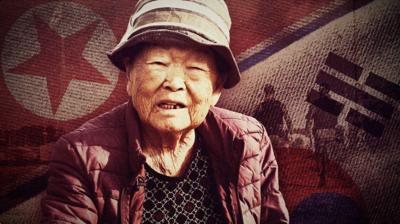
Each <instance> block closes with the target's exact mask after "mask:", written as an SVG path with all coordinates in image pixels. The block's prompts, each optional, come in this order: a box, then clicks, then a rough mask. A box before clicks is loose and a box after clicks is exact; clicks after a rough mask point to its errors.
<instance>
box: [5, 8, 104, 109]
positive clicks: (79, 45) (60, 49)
mask: <svg viewBox="0 0 400 224" xmlns="http://www.w3.org/2000/svg"><path fill="white" fill-rule="evenodd" d="M34 20H35V24H36V30H37V32H38V41H39V43H40V52H39V53H38V54H36V55H34V56H33V57H32V58H30V59H29V60H27V61H26V62H24V63H21V64H19V65H17V66H16V67H15V68H13V69H11V70H10V72H12V73H14V74H21V75H25V74H29V75H34V76H42V77H46V80H47V89H48V92H49V95H50V96H49V97H50V102H51V107H52V111H53V114H55V113H56V112H57V109H58V106H59V105H60V103H61V100H62V97H63V96H64V94H65V91H66V90H67V88H68V85H69V83H70V82H71V80H73V79H76V80H82V81H90V82H96V83H102V84H110V81H108V80H107V79H106V78H105V77H104V76H103V75H101V74H100V73H99V72H98V71H97V70H96V69H95V68H94V67H93V66H92V65H91V64H90V63H88V62H87V61H86V59H85V58H83V56H82V52H83V50H84V49H85V46H86V43H87V42H88V41H89V40H90V38H91V36H92V34H93V32H94V31H95V29H96V27H97V24H98V22H97V21H95V22H93V23H91V24H90V25H88V26H86V27H85V28H82V29H81V30H79V31H77V32H75V33H74V34H72V35H70V36H68V37H65V38H63V37H61V36H60V35H59V34H58V33H57V32H56V31H54V30H52V29H51V28H50V27H49V25H48V24H47V23H46V22H44V21H43V20H42V19H41V18H40V17H39V16H36V15H34Z"/></svg>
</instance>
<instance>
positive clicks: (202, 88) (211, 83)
mask: <svg viewBox="0 0 400 224" xmlns="http://www.w3.org/2000/svg"><path fill="white" fill-rule="evenodd" d="M128 66H129V68H128V70H129V76H130V80H129V81H128V84H127V92H128V95H129V96H131V97H132V101H133V106H134V108H135V109H136V110H137V111H138V114H139V117H140V119H141V122H142V125H144V126H145V128H150V129H152V130H153V131H156V132H168V133H176V134H179V133H182V132H185V131H189V130H191V129H194V128H195V127H197V126H198V125H200V123H201V122H202V121H203V120H204V119H205V116H206V115H207V113H208V110H209V108H210V106H211V105H214V104H216V102H217V101H218V98H219V96H220V93H221V88H220V87H219V86H220V85H218V83H217V82H218V74H217V67H216V62H215V60H214V56H213V55H212V54H211V52H208V51H204V50H200V49H198V48H194V47H188V46H185V47H183V46H166V47H165V46H163V47H161V46H155V45H150V46H147V47H145V48H144V49H142V50H141V51H140V52H139V53H138V55H136V57H135V59H134V60H133V61H132V63H130V65H128ZM162 102H164V103H165V102H167V103H172V104H175V103H179V104H180V105H184V107H183V108H179V109H165V108H162V107H160V103H162Z"/></svg>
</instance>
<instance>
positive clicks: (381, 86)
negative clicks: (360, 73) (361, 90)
mask: <svg viewBox="0 0 400 224" xmlns="http://www.w3.org/2000/svg"><path fill="white" fill-rule="evenodd" d="M365 85H367V86H369V87H371V88H373V89H376V90H378V91H379V92H382V93H384V94H386V95H388V96H390V97H392V98H393V99H395V100H399V99H400V86H398V85H396V84H394V83H393V82H389V81H387V80H386V79H384V78H382V77H380V76H378V75H375V74H374V73H372V72H370V73H369V76H368V78H367V80H366V81H365Z"/></svg>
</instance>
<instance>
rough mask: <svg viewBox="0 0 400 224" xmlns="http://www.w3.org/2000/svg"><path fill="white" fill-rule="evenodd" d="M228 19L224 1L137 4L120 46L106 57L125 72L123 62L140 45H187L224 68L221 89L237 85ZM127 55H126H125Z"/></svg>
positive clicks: (169, 0)
mask: <svg viewBox="0 0 400 224" xmlns="http://www.w3.org/2000/svg"><path fill="white" fill-rule="evenodd" d="M230 28H231V19H230V16H229V11H228V7H227V6H226V4H225V2H224V1H223V0H139V1H138V3H137V4H136V7H135V13H134V14H133V15H132V16H131V18H130V20H129V24H128V28H127V30H126V32H125V34H124V36H123V37H122V39H121V41H120V43H119V44H118V45H117V46H116V47H115V48H114V49H113V50H112V51H110V52H108V53H107V55H108V57H109V58H110V60H111V61H112V63H113V64H114V65H115V66H117V67H118V68H119V69H121V70H123V71H125V66H124V63H123V59H124V58H125V57H126V56H127V55H132V52H131V51H132V50H134V48H133V47H134V46H136V45H138V44H139V43H143V42H156V43H164V42H166V41H174V40H175V41H176V40H178V41H188V42H192V43H195V44H199V45H201V46H207V47H209V48H210V49H212V50H213V51H214V52H215V53H217V55H218V56H219V59H217V60H222V62H223V63H224V66H226V67H227V73H228V74H227V81H226V82H225V84H224V88H231V87H233V86H234V85H236V84H237V83H238V82H239V81H240V72H239V68H238V66H237V63H236V60H235V58H234V56H233V54H232V51H231V50H230V48H229V40H230V35H229V30H230ZM128 52H129V53H128Z"/></svg>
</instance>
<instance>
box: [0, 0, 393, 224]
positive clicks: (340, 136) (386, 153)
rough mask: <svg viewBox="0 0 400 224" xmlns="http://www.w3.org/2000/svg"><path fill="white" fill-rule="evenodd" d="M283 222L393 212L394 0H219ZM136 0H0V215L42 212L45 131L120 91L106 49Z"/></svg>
mask: <svg viewBox="0 0 400 224" xmlns="http://www.w3.org/2000/svg"><path fill="white" fill-rule="evenodd" d="M227 3H228V6H229V9H230V13H231V17H232V21H233V27H232V30H231V35H232V37H231V46H232V50H233V52H234V54H235V55H236V58H237V59H238V62H239V67H240V70H241V72H242V81H241V82H240V83H239V85H238V86H236V87H234V88H233V89H230V90H227V91H225V92H224V94H223V96H222V98H221V99H220V101H219V103H218V106H221V107H225V108H228V109H231V110H234V111H238V112H241V113H244V114H248V115H253V116H255V117H256V118H257V119H259V120H260V122H262V123H263V124H265V126H266V128H267V130H268V132H269V134H270V137H271V139H272V141H273V146H274V149H275V153H276V156H277V159H278V164H279V169H280V181H281V190H282V192H283V195H284V197H285V200H286V203H287V205H288V208H289V211H290V216H291V223H400V215H399V212H398V209H400V190H399V189H400V177H399V173H400V162H399V161H400V152H399V150H400V149H399V143H400V111H399V110H400V101H399V100H400V75H399V71H400V38H399V36H400V2H399V1H397V0H374V1H372V0H359V1H356V0H318V1H316V0H305V1H287V0H286V1H284V0H274V1H272V0H271V1H270V0H252V1H240V0H230V1H227ZM134 5H135V1H132V0H130V1H128V0H123V1H111V0H105V1H91V0H89V1H83V0H75V1H45V0H35V1H27V0H26V1H25V0H21V1H1V2H0V68H1V69H0V99H1V104H0V184H1V186H2V187H1V190H0V223H38V222H39V220H40V209H39V203H40V198H41V197H42V195H43V194H44V192H43V191H44V189H45V187H46V172H47V164H48V160H49V158H50V154H51V150H52V145H53V143H54V142H55V141H56V140H57V139H58V138H59V137H60V136H61V135H62V134H64V133H66V132H69V131H71V130H73V129H75V128H77V127H78V126H79V125H81V124H82V123H83V122H85V121H86V120H88V119H90V118H92V117H95V116H97V115H99V114H101V113H103V112H106V111H108V110H110V109H111V108H113V107H114V106H116V105H118V104H120V103H122V102H125V101H126V100H127V99H128V97H127V95H126V93H125V84H126V80H125V76H124V74H123V73H121V72H119V71H118V70H117V69H116V68H114V67H113V66H112V65H111V63H110V62H109V61H108V59H107V57H106V55H105V52H106V51H108V50H110V49H112V48H113V47H114V46H115V45H116V43H117V42H118V40H119V38H121V36H122V34H123V32H124V30H125V28H126V23H127V22H128V19H129V16H130V14H131V13H132V10H133V8H134Z"/></svg>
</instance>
